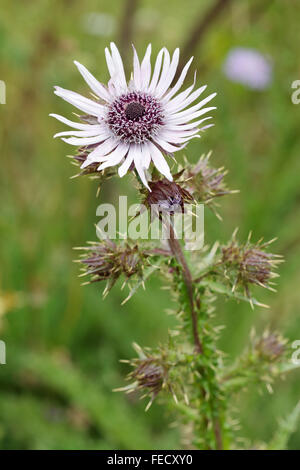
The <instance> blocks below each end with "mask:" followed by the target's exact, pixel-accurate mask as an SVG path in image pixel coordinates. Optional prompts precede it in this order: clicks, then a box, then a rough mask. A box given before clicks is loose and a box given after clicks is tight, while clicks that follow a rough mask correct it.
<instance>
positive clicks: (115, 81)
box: [105, 47, 125, 95]
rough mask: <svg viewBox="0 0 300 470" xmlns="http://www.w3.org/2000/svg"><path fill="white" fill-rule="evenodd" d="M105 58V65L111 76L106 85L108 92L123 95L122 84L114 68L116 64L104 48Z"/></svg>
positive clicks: (116, 69)
mask: <svg viewBox="0 0 300 470" xmlns="http://www.w3.org/2000/svg"><path fill="white" fill-rule="evenodd" d="M105 58H106V63H107V68H108V71H109V73H110V76H111V80H110V81H109V83H108V88H109V91H110V92H112V91H115V94H117V95H118V94H121V93H124V91H125V90H124V84H123V82H122V78H121V77H120V74H119V73H118V68H116V67H117V66H116V64H115V61H114V59H115V58H114V59H113V58H112V56H111V53H110V51H109V50H108V48H107V47H106V48H105ZM112 85H113V90H112Z"/></svg>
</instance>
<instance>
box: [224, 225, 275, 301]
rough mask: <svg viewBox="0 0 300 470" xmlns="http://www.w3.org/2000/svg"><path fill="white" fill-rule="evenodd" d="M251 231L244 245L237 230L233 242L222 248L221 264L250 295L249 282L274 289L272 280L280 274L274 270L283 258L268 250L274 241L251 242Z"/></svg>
mask: <svg viewBox="0 0 300 470" xmlns="http://www.w3.org/2000/svg"><path fill="white" fill-rule="evenodd" d="M250 239H251V233H250V234H249V237H248V240H247V242H246V243H245V244H244V245H240V244H239V243H238V242H237V240H236V231H235V232H234V234H233V236H232V240H231V242H230V243H229V244H228V245H227V246H223V247H222V248H221V251H222V259H221V264H222V265H223V266H224V267H225V275H226V277H227V278H229V279H230V280H231V281H232V283H233V288H235V287H236V285H239V284H240V285H242V286H244V288H245V291H246V294H247V295H248V297H250V293H249V284H257V285H259V286H261V287H265V288H267V289H270V290H274V289H273V288H272V287H271V286H272V282H271V280H272V279H273V278H275V277H277V276H278V275H277V274H276V273H274V272H273V271H272V270H273V269H274V268H276V267H277V265H278V263H280V262H281V261H282V260H281V259H280V258H281V257H280V256H279V255H275V254H272V253H269V252H267V251H266V250H267V249H268V246H269V245H270V244H271V243H272V242H273V241H274V240H271V241H269V242H266V243H262V240H259V241H258V242H257V243H251V241H250Z"/></svg>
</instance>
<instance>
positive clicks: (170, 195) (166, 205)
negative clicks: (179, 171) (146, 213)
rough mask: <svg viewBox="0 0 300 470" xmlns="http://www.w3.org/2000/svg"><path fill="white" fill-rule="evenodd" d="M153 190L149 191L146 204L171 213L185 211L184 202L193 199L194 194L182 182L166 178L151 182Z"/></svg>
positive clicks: (159, 210)
mask: <svg viewBox="0 0 300 470" xmlns="http://www.w3.org/2000/svg"><path fill="white" fill-rule="evenodd" d="M149 186H150V189H151V192H148V193H147V196H146V199H145V204H146V205H147V206H149V207H150V208H151V207H152V208H153V207H155V208H156V209H157V211H158V212H165V213H166V212H167V213H169V214H171V215H173V214H174V213H178V212H183V211H184V204H185V203H187V202H190V201H192V200H193V198H192V196H191V195H190V194H189V192H188V191H186V190H185V189H184V188H183V187H182V186H181V185H180V184H177V183H175V182H173V181H172V182H171V181H168V180H167V179H166V178H164V179H162V180H160V181H152V182H150V183H149Z"/></svg>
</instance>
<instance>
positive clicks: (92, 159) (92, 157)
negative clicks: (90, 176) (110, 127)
mask: <svg viewBox="0 0 300 470" xmlns="http://www.w3.org/2000/svg"><path fill="white" fill-rule="evenodd" d="M117 145H118V142H117V141H116V139H114V138H113V137H110V138H108V139H107V140H105V141H104V142H102V143H101V144H100V145H98V147H96V148H95V149H94V150H93V151H92V152H90V153H89V154H88V156H87V158H86V160H85V161H84V162H83V164H82V165H81V167H80V168H85V167H87V166H88V165H90V164H91V163H100V162H101V161H103V160H105V156H106V155H107V154H108V153H110V152H111V151H112V150H114V149H115V148H116V146H117Z"/></svg>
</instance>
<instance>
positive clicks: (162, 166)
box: [148, 142, 173, 181]
mask: <svg viewBox="0 0 300 470" xmlns="http://www.w3.org/2000/svg"><path fill="white" fill-rule="evenodd" d="M148 146H149V150H150V154H151V158H152V161H153V163H154V165H155V166H156V168H157V169H158V171H159V172H160V173H161V174H162V175H164V176H165V177H166V178H167V179H168V180H169V181H173V176H172V174H171V172H170V168H169V165H168V164H167V162H166V160H165V158H164V156H163V154H162V153H161V151H160V150H159V149H158V148H157V147H156V145H154V144H153V143H152V142H149V143H148Z"/></svg>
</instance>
